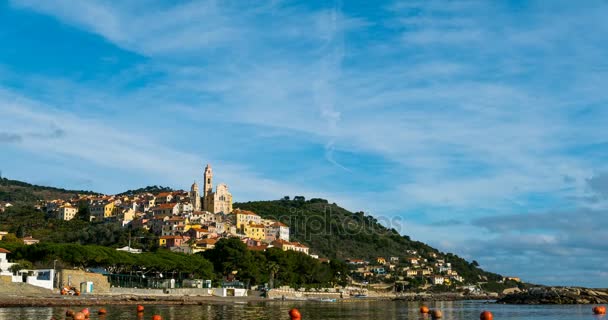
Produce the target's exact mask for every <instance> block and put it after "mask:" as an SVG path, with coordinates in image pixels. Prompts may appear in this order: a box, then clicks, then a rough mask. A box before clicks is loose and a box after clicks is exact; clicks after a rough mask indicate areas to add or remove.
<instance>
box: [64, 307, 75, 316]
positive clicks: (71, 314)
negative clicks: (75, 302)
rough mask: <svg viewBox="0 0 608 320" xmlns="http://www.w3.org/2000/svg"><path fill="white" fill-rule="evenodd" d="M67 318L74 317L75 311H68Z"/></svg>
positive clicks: (66, 312)
mask: <svg viewBox="0 0 608 320" xmlns="http://www.w3.org/2000/svg"><path fill="white" fill-rule="evenodd" d="M65 316H66V317H72V318H73V317H74V310H71V309H68V310H66V311H65Z"/></svg>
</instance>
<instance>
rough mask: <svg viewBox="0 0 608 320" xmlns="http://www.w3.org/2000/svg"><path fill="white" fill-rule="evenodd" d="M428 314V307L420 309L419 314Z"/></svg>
mask: <svg viewBox="0 0 608 320" xmlns="http://www.w3.org/2000/svg"><path fill="white" fill-rule="evenodd" d="M429 312H430V310H429V307H427V306H422V307H420V313H429Z"/></svg>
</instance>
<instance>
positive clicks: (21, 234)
mask: <svg viewBox="0 0 608 320" xmlns="http://www.w3.org/2000/svg"><path fill="white" fill-rule="evenodd" d="M15 235H16V236H17V238H20V239H22V238H23V237H25V228H24V227H23V225H19V227H18V228H17V232H15Z"/></svg>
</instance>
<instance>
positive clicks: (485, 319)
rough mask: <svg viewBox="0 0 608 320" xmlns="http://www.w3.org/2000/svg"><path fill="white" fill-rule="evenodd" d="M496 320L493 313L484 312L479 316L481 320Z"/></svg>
mask: <svg viewBox="0 0 608 320" xmlns="http://www.w3.org/2000/svg"><path fill="white" fill-rule="evenodd" d="M492 319H494V315H492V312H490V311H485V310H484V311H483V312H482V313H481V314H480V315H479V320H492Z"/></svg>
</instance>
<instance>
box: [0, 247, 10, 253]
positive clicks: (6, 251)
mask: <svg viewBox="0 0 608 320" xmlns="http://www.w3.org/2000/svg"><path fill="white" fill-rule="evenodd" d="M0 253H11V252H10V251H8V250H6V249H4V248H0Z"/></svg>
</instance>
